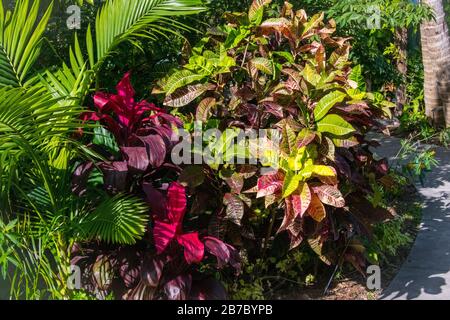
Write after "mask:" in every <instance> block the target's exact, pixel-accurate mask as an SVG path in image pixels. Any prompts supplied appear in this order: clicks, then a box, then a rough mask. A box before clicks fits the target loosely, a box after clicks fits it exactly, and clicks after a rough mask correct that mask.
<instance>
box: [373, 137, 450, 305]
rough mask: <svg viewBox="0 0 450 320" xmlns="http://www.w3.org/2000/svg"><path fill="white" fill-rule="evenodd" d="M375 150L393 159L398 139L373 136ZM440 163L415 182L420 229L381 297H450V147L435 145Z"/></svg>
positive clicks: (398, 142)
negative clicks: (376, 142)
mask: <svg viewBox="0 0 450 320" xmlns="http://www.w3.org/2000/svg"><path fill="white" fill-rule="evenodd" d="M375 139H376V140H379V141H380V142H381V144H382V145H381V147H380V148H378V149H376V150H375V153H376V154H378V155H380V156H382V157H387V158H389V159H390V161H391V162H392V161H395V159H393V157H394V156H395V155H396V154H397V152H398V150H399V149H400V140H399V139H396V138H392V137H380V136H377V137H376V138H375ZM436 159H437V160H438V161H439V166H438V167H436V168H434V169H433V171H432V172H431V173H429V174H428V175H427V177H426V180H425V183H424V186H422V185H420V184H418V185H416V187H417V190H418V192H419V194H420V196H421V197H422V199H423V204H424V208H423V216H422V223H421V225H420V231H419V233H418V235H417V238H416V241H415V243H414V245H413V247H412V249H411V252H410V255H409V257H408V259H407V261H406V262H405V263H404V264H403V266H402V267H401V269H400V271H399V272H398V274H397V275H396V276H395V278H394V279H393V280H392V282H391V283H390V285H389V287H388V288H387V289H386V290H384V292H383V293H382V295H381V299H386V300H392V299H403V300H404V299H407V300H411V299H420V300H428V299H439V300H441V299H450V150H447V149H444V148H440V147H436Z"/></svg>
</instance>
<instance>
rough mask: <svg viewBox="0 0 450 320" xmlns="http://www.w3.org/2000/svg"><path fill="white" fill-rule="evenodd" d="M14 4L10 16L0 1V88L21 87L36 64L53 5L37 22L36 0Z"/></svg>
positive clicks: (19, 0)
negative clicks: (8, 86)
mask: <svg viewBox="0 0 450 320" xmlns="http://www.w3.org/2000/svg"><path fill="white" fill-rule="evenodd" d="M31 2H32V5H31V8H30V1H29V0H17V2H16V6H15V8H14V10H13V12H10V11H5V9H4V7H3V1H0V87H2V86H7V85H11V86H23V85H24V83H25V81H26V79H27V76H28V74H29V71H30V68H31V67H32V66H33V64H34V62H35V61H36V59H37V57H38V55H39V52H40V48H41V37H42V34H43V33H44V31H45V28H46V26H47V23H48V20H49V18H50V14H51V11H52V7H53V5H50V6H49V7H48V8H47V10H46V11H45V13H44V15H43V16H42V18H41V19H40V20H39V19H38V13H39V7H40V0H34V1H31Z"/></svg>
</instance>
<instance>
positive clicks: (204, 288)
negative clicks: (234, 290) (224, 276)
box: [189, 278, 228, 300]
mask: <svg viewBox="0 0 450 320" xmlns="http://www.w3.org/2000/svg"><path fill="white" fill-rule="evenodd" d="M189 299H190V300H228V295H227V291H226V290H225V287H224V286H223V284H222V283H221V282H220V281H218V280H216V279H214V278H208V279H203V280H200V281H194V283H192V289H191V293H190V295H189Z"/></svg>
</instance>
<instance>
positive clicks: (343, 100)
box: [74, 0, 393, 299]
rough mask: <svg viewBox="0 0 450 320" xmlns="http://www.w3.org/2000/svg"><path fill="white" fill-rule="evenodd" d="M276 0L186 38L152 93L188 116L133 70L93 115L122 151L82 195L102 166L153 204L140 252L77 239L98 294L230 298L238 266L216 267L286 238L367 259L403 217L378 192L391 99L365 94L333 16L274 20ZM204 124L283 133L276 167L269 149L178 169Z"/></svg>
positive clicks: (295, 244)
mask: <svg viewBox="0 0 450 320" xmlns="http://www.w3.org/2000/svg"><path fill="white" fill-rule="evenodd" d="M270 2H271V1H270V0H255V1H254V2H253V4H252V5H251V7H250V10H249V12H248V13H245V14H244V13H228V14H226V18H227V20H228V22H229V23H228V24H226V25H224V26H218V27H214V28H211V29H210V30H209V33H208V35H207V37H205V38H203V39H202V40H201V41H200V43H199V44H197V45H196V46H193V47H190V46H188V45H187V46H185V48H184V52H183V57H184V60H185V61H184V64H183V65H182V66H181V67H180V69H178V70H173V71H172V72H171V73H170V74H169V75H168V76H167V77H165V78H164V79H161V80H160V81H159V82H158V83H157V86H156V87H155V89H154V91H153V92H154V94H160V95H162V94H164V105H165V106H166V107H167V110H173V111H174V112H173V114H177V115H179V118H177V117H175V116H173V115H170V114H169V113H167V111H165V110H164V109H162V108H158V107H156V106H155V105H153V104H150V103H147V102H145V101H142V102H139V103H137V102H135V101H134V91H133V89H132V87H131V84H130V75H129V74H127V75H126V76H125V78H124V79H123V80H122V82H121V83H120V84H119V85H118V87H117V91H118V94H117V95H109V94H104V93H98V94H97V95H96V96H95V97H94V100H95V104H96V106H97V109H98V110H97V111H96V112H90V113H87V114H85V115H83V117H84V120H86V121H89V120H94V121H99V122H100V123H101V124H102V125H103V126H104V128H106V129H107V131H109V132H110V133H112V137H114V140H115V143H116V144H117V145H118V148H117V152H115V153H114V152H113V153H111V152H110V153H108V152H107V151H106V150H101V153H102V154H105V153H106V155H107V156H106V158H107V159H108V160H107V161H105V162H100V163H97V164H94V163H87V164H86V163H85V164H81V165H80V167H79V168H78V169H77V171H76V172H75V175H74V191H75V192H77V193H78V194H80V195H82V192H83V190H84V189H85V185H86V183H87V181H88V177H89V173H90V172H92V171H93V170H98V171H99V172H100V173H101V174H102V175H103V178H104V179H103V180H104V187H105V189H106V190H108V192H112V193H115V192H129V193H132V194H135V195H139V196H141V197H142V198H143V199H146V201H147V203H148V206H149V215H150V217H151V219H150V220H151V221H150V223H149V224H148V225H147V226H146V231H145V235H143V238H142V239H141V240H140V241H138V242H137V244H135V245H132V246H131V245H128V246H123V245H122V246H113V245H111V244H108V243H105V242H104V241H103V242H102V241H101V240H102V239H97V240H96V242H92V243H90V244H86V243H84V244H78V245H77V247H76V248H75V249H74V259H75V260H76V262H77V263H79V264H80V265H81V264H82V265H83V266H84V267H85V270H86V272H85V274H86V277H87V280H90V281H87V283H89V285H87V288H89V289H90V290H92V291H105V292H108V291H111V290H112V291H114V292H116V294H117V293H120V294H121V296H122V297H124V298H128V299H138V298H148V299H151V298H158V299H186V298H223V297H225V296H226V294H225V291H224V288H223V286H222V285H221V284H220V282H219V281H217V280H221V275H222V274H224V273H226V272H231V271H227V269H224V270H223V271H222V273H217V272H216V271H215V270H216V269H217V268H219V269H223V268H224V267H226V266H227V265H229V266H231V267H232V268H234V269H235V272H239V269H240V265H239V260H240V258H242V257H245V259H256V258H261V257H264V256H265V254H266V252H267V250H270V245H271V243H273V241H274V239H277V238H280V239H286V240H288V239H289V241H285V242H286V243H285V250H286V251H288V250H294V249H295V248H297V249H296V250H301V249H302V248H304V247H310V248H311V249H312V250H313V251H314V252H315V253H317V255H318V257H319V258H320V259H321V260H322V261H323V262H324V263H326V264H328V265H331V264H341V263H343V262H344V261H348V262H350V263H352V264H353V266H354V267H355V268H357V269H359V270H361V268H362V267H363V266H364V264H365V262H366V256H365V251H364V246H363V244H362V241H361V239H363V238H365V239H370V237H371V227H372V225H373V224H374V223H376V222H380V221H383V220H386V219H389V218H391V217H392V214H393V213H392V211H388V210H386V209H383V208H380V207H378V208H375V207H374V206H373V205H372V204H371V202H370V201H369V200H368V196H370V195H371V193H372V185H373V183H381V182H380V181H383V177H384V176H385V175H386V174H387V170H388V168H387V164H386V161H385V160H376V159H374V157H373V155H372V153H371V152H370V151H369V147H370V146H374V145H375V143H374V142H371V141H367V140H366V139H365V134H366V133H367V131H368V130H370V129H372V128H374V127H377V126H379V123H378V122H377V120H376V119H379V118H381V117H383V116H385V115H387V114H388V113H389V107H390V105H389V104H388V103H385V102H383V101H382V100H380V99H379V97H378V95H376V94H371V93H367V92H365V91H363V89H364V88H365V86H364V84H363V83H361V78H362V77H361V74H360V72H361V70H360V68H352V65H351V63H350V62H349V51H350V44H349V39H345V38H339V37H334V36H333V34H334V32H335V27H336V26H335V23H334V22H333V21H332V20H331V21H328V23H326V22H324V15H323V14H318V15H315V16H313V17H311V18H309V17H308V16H307V14H306V12H305V11H303V10H298V11H295V10H294V9H293V6H292V5H291V4H290V3H287V2H286V3H285V5H284V7H283V8H282V11H281V13H280V15H279V17H277V18H270V19H265V7H266V6H267V5H268V4H269V3H270ZM180 119H182V120H183V121H181V120H180ZM194 121H197V122H201V123H202V126H203V128H204V129H206V128H211V127H214V128H217V129H220V130H226V129H240V130H244V131H245V130H250V129H253V130H261V129H270V130H275V131H277V132H279V134H280V136H281V137H282V139H281V144H280V149H279V150H278V152H279V154H278V156H279V161H278V163H277V166H276V169H271V170H268V168H267V164H266V163H264V161H262V156H261V155H260V154H259V153H257V154H256V157H257V158H258V157H259V158H258V159H259V160H260V161H258V162H257V163H256V164H249V163H248V164H234V163H222V164H220V165H209V164H207V163H205V164H197V165H183V164H182V165H174V164H173V163H172V161H171V157H170V154H171V151H172V149H173V147H174V146H175V145H176V143H177V141H174V139H173V138H171V137H173V133H174V131H175V130H177V128H181V127H183V125H184V127H185V128H192V123H193V122H194ZM227 143H231V141H229V140H227ZM92 147H93V148H95V149H96V150H97V151H98V149H102V147H101V146H100V145H99V144H98V143H97V144H95V143H93V144H92ZM248 148H251V147H250V146H248ZM103 149H105V148H103ZM249 153H252V151H250V152H249ZM252 154H253V153H252ZM299 246H300V248H299ZM308 250H309V249H308ZM210 257H215V259H210ZM214 264H215V266H216V267H217V268H212V266H213V265H214ZM105 270H107V272H105Z"/></svg>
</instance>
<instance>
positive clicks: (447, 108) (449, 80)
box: [420, 0, 450, 126]
mask: <svg viewBox="0 0 450 320" xmlns="http://www.w3.org/2000/svg"><path fill="white" fill-rule="evenodd" d="M422 2H423V3H424V4H427V5H429V6H430V7H431V8H432V9H433V10H434V13H435V17H436V20H431V21H429V22H425V23H423V24H422V25H421V28H420V31H421V42H422V54H423V65H424V70H425V108H426V110H425V111H426V114H427V116H428V117H430V118H431V119H433V120H434V122H435V123H436V124H438V125H439V124H444V123H446V124H447V126H450V95H449V92H450V74H449V66H450V40H449V36H448V28H447V23H446V22H445V12H444V8H443V3H442V0H423V1H422Z"/></svg>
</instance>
